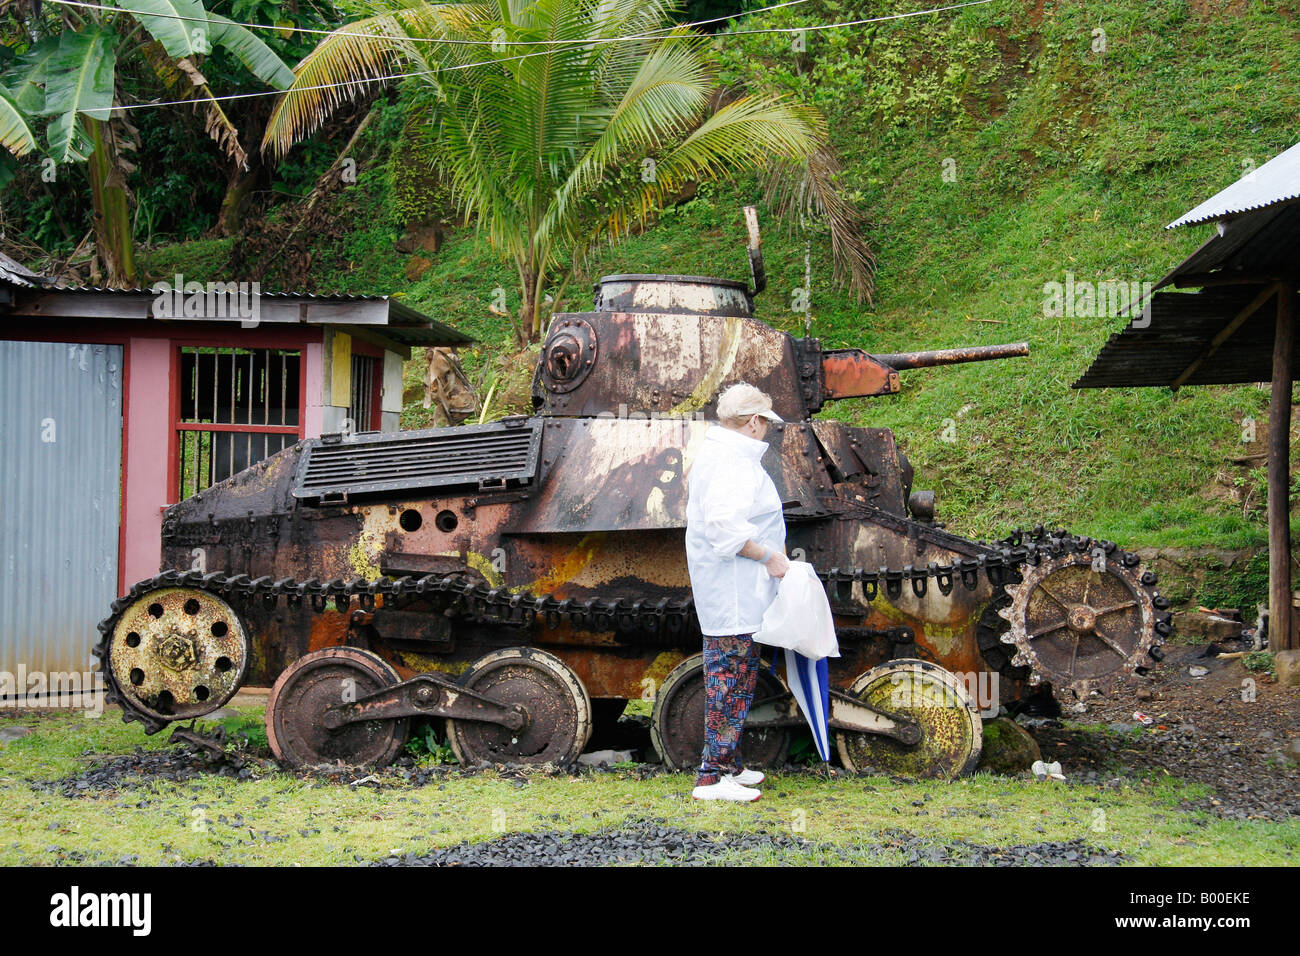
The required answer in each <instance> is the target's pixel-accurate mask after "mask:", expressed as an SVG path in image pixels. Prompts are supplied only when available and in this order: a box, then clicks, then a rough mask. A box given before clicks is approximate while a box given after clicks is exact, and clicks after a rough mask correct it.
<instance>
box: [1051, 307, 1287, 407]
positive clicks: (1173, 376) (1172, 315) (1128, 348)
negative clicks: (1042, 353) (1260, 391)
mask: <svg viewBox="0 0 1300 956" xmlns="http://www.w3.org/2000/svg"><path fill="white" fill-rule="evenodd" d="M1259 292H1260V289H1259V287H1258V286H1215V287H1213V288H1209V289H1205V290H1203V291H1201V292H1157V293H1156V294H1155V295H1153V296H1152V297H1151V321H1150V325H1149V326H1147V327H1145V328H1137V327H1135V326H1134V325H1133V324H1130V325H1129V326H1128V328H1126V329H1124V330H1123V331H1122V332H1118V333H1116V334H1115V335H1112V336H1111V337H1110V339H1109V340H1108V341H1107V342H1106V346H1105V347H1104V348H1103V349H1102V350H1101V352H1100V353H1099V354H1098V355H1097V358H1096V359H1095V360H1094V361H1093V363H1092V366H1091V367H1090V368H1089V369H1088V371H1087V372H1085V373H1084V374H1083V376H1082V377H1081V378H1080V379H1079V380H1078V381H1077V382H1075V383H1074V386H1073V387H1074V388H1115V387H1123V386H1139V387H1141V386H1148V387H1149V386H1165V387H1168V386H1171V385H1173V383H1174V382H1175V381H1176V380H1177V379H1178V377H1179V376H1180V375H1182V374H1183V372H1184V371H1185V370H1186V369H1187V368H1188V367H1189V366H1190V365H1191V364H1192V363H1193V362H1195V361H1196V360H1197V359H1198V358H1200V357H1201V356H1203V355H1204V354H1205V353H1206V351H1207V350H1208V349H1209V347H1210V344H1211V341H1212V340H1213V339H1214V337H1215V336H1216V335H1218V334H1219V332H1220V331H1222V329H1223V328H1224V327H1225V326H1226V325H1227V324H1228V323H1229V322H1231V321H1232V320H1233V318H1235V317H1236V316H1237V314H1238V313H1239V312H1241V310H1242V309H1244V308H1245V307H1246V306H1247V305H1249V304H1250V302H1251V301H1252V300H1253V299H1254V298H1255V297H1256V296H1257V295H1259ZM1135 321H1137V320H1135ZM1276 321H1277V312H1276V308H1275V306H1274V305H1273V304H1272V303H1271V302H1269V303H1265V304H1264V305H1263V306H1262V307H1260V308H1259V309H1257V310H1256V311H1255V313H1254V314H1253V315H1252V316H1251V317H1250V318H1249V319H1247V320H1246V321H1245V322H1244V323H1243V324H1242V325H1241V327H1240V328H1238V329H1237V330H1236V331H1235V332H1233V333H1232V335H1231V337H1229V338H1228V339H1227V340H1226V341H1225V342H1224V343H1223V344H1222V346H1221V347H1220V348H1219V349H1218V350H1216V351H1215V352H1214V354H1213V355H1212V356H1210V357H1209V358H1208V359H1207V360H1205V361H1204V362H1203V363H1202V364H1201V366H1200V367H1199V368H1198V369H1196V371H1195V372H1193V373H1192V375H1191V376H1189V377H1188V379H1187V380H1186V381H1185V382H1184V383H1183V384H1184V385H1231V384H1239V383H1242V382H1266V381H1268V380H1269V379H1271V378H1272V377H1273V333H1274V328H1275V325H1276ZM1292 368H1294V369H1295V370H1296V372H1297V374H1300V338H1298V339H1297V341H1296V352H1295V356H1294V357H1293V359H1292Z"/></svg>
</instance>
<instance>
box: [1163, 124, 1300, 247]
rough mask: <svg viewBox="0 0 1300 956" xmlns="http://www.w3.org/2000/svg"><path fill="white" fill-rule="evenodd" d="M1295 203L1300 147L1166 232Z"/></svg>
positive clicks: (1299, 187)
mask: <svg viewBox="0 0 1300 956" xmlns="http://www.w3.org/2000/svg"><path fill="white" fill-rule="evenodd" d="M1296 199H1300V143H1297V144H1296V145H1295V146H1292V147H1291V148H1290V149H1288V150H1287V151H1286V152H1284V153H1282V154H1281V155H1278V156H1274V157H1273V158H1272V159H1270V160H1269V161H1268V162H1267V163H1265V164H1264V165H1263V166H1261V167H1259V169H1256V170H1254V171H1253V172H1250V173H1247V174H1246V175H1245V176H1242V177H1241V178H1240V179H1238V180H1237V181H1236V182H1235V183H1233V184H1232V185H1231V186H1229V187H1228V188H1227V189H1224V190H1221V191H1220V192H1217V193H1215V194H1214V195H1213V196H1211V197H1210V198H1209V199H1207V200H1205V202H1203V203H1201V204H1200V205H1199V206H1197V207H1196V208H1195V209H1193V210H1192V211H1191V212H1189V213H1186V214H1185V215H1183V216H1181V217H1180V218H1178V219H1175V220H1174V221H1173V222H1171V223H1170V224H1169V225H1167V226H1165V228H1166V229H1174V228H1176V227H1178V226H1186V225H1190V224H1191V223H1197V222H1209V221H1210V220H1212V219H1223V218H1224V217H1225V216H1236V215H1240V214H1241V213H1244V212H1250V211H1251V210H1254V209H1263V208H1265V207H1266V206H1272V205H1274V204H1276V203H1281V202H1293V201H1295V200H1296Z"/></svg>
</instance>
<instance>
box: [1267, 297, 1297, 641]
mask: <svg viewBox="0 0 1300 956" xmlns="http://www.w3.org/2000/svg"><path fill="white" fill-rule="evenodd" d="M1294 295H1295V290H1294V289H1293V287H1292V286H1291V285H1290V284H1289V283H1285V282H1283V283H1279V284H1278V286H1277V324H1276V331H1275V332H1274V338H1273V394H1272V399H1271V402H1270V405H1269V413H1268V585H1269V587H1268V646H1269V650H1271V651H1275V652H1276V651H1284V650H1293V649H1295V648H1296V647H1297V646H1300V645H1297V642H1296V635H1295V634H1294V633H1293V632H1292V628H1291V464H1290V450H1291V375H1292V370H1291V348H1292V339H1293V336H1294V321H1293V320H1294V316H1293V315H1292V309H1293V298H1292V297H1293V296H1294Z"/></svg>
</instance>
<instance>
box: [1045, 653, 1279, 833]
mask: <svg viewBox="0 0 1300 956" xmlns="http://www.w3.org/2000/svg"><path fill="white" fill-rule="evenodd" d="M1223 647H1224V648H1225V649H1226V650H1228V651H1229V652H1231V651H1232V650H1235V649H1237V647H1236V645H1224V646H1223ZM1165 650H1166V657H1165V660H1164V661H1163V662H1162V663H1161V664H1159V665H1157V666H1156V667H1154V668H1153V669H1152V670H1151V671H1150V672H1149V673H1148V675H1147V676H1146V677H1139V676H1136V675H1134V676H1133V677H1130V678H1127V679H1126V680H1125V681H1124V682H1123V683H1122V684H1120V685H1119V686H1117V687H1116V688H1115V689H1114V690H1113V691H1112V692H1111V693H1110V694H1108V695H1106V697H1104V698H1093V699H1092V700H1091V701H1090V702H1089V704H1088V709H1087V712H1086V714H1084V715H1080V716H1078V717H1076V718H1074V720H1075V721H1078V722H1080V723H1086V724H1088V725H1096V724H1102V725H1104V726H1105V728H1106V731H1105V732H1100V733H1098V732H1096V731H1092V730H1082V729H1078V728H1077V727H1072V726H1069V724H1071V723H1073V721H1067V722H1066V723H1065V724H1062V723H1061V722H1059V721H1045V722H1034V721H1032V720H1031V721H1030V722H1029V723H1030V726H1029V727H1028V729H1029V731H1030V733H1032V734H1033V735H1034V737H1035V739H1037V740H1038V743H1039V746H1041V747H1042V750H1043V759H1045V760H1049V761H1050V760H1059V761H1060V762H1061V768H1062V771H1063V772H1064V773H1065V774H1066V777H1067V779H1069V780H1070V781H1072V782H1081V783H1092V782H1095V781H1097V780H1102V779H1106V778H1107V777H1112V776H1114V775H1116V774H1119V775H1121V776H1125V777H1138V778H1143V777H1163V776H1165V775H1168V776H1172V777H1178V778H1180V779H1183V780H1188V781H1193V782H1196V783H1204V784H1207V785H1208V786H1210V787H1211V788H1213V793H1212V794H1210V795H1209V796H1206V797H1204V798H1201V799H1198V800H1194V801H1191V803H1190V806H1191V808H1194V809H1203V810H1207V811H1209V812H1211V813H1213V814H1215V815H1216V816H1220V817H1226V818H1230V819H1240V820H1284V819H1288V818H1290V817H1294V816H1298V815H1300V765H1297V764H1294V763H1292V762H1291V761H1290V760H1289V758H1288V757H1287V756H1286V750H1287V746H1288V744H1289V742H1290V741H1291V740H1292V739H1294V738H1296V737H1298V736H1300V689H1297V688H1287V687H1282V686H1280V685H1278V684H1277V683H1276V682H1275V681H1274V680H1273V679H1272V678H1271V677H1269V676H1268V675H1266V674H1261V673H1252V672H1251V671H1248V670H1246V668H1245V666H1244V665H1243V663H1242V660H1241V658H1233V659H1223V658H1218V657H1215V656H1207V653H1208V654H1211V655H1213V654H1217V653H1218V652H1219V650H1220V647H1219V646H1216V645H1197V646H1187V645H1168V646H1166V648H1165ZM1193 667H1197V668H1200V667H1203V668H1205V669H1206V670H1207V671H1208V673H1207V674H1206V675H1205V676H1203V677H1193V676H1192V675H1191V673H1190V670H1191V668H1193ZM1139 695H1140V696H1139ZM1135 712H1141V713H1142V714H1144V715H1146V716H1148V717H1150V718H1151V719H1152V721H1153V723H1152V724H1151V725H1149V726H1145V725H1143V724H1142V723H1141V722H1140V721H1139V720H1138V719H1137V718H1135V717H1134V713H1135ZM1035 723H1037V726H1033V724H1035Z"/></svg>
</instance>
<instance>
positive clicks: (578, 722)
mask: <svg viewBox="0 0 1300 956" xmlns="http://www.w3.org/2000/svg"><path fill="white" fill-rule="evenodd" d="M460 683H461V685H462V686H464V687H466V688H468V689H469V690H472V691H474V693H476V694H482V695H483V696H484V697H486V698H488V699H489V700H493V701H496V702H497V703H499V704H505V705H506V706H514V707H516V708H518V709H520V710H522V711H523V713H524V717H525V720H524V726H523V727H522V728H520V729H519V730H511V729H510V728H508V727H503V726H501V725H500V724H492V723H488V722H486V721H478V720H463V719H462V720H455V719H452V718H450V717H449V718H447V742H448V743H450V744H451V750H452V753H454V754H455V755H456V759H457V760H459V761H460V763H461V766H463V767H476V766H479V765H480V764H483V763H521V764H546V763H549V764H553V765H555V766H557V767H564V766H568V765H569V764H571V763H573V761H575V760H577V759H578V755H579V754H581V753H582V750H583V748H584V747H586V746H587V740H588V739H589V738H590V737H591V726H592V721H591V698H590V697H589V696H587V689H586V688H585V687H583V686H582V681H580V680H579V679H578V675H576V674H575V673H573V671H572V670H570V669H569V666H568V665H567V664H565V663H564V661H562V660H560V659H559V658H558V657H556V656H555V655H554V654H548V653H547V652H546V651H542V650H538V649H537V648H535V647H507V648H505V649H503V650H499V651H493V652H492V653H491V654H486V655H484V656H483V657H480V658H479V659H478V660H477V661H475V662H474V663H473V664H472V665H470V668H469V670H467V671H466V672H465V673H464V674H463V675H462V676H461V680H460Z"/></svg>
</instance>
